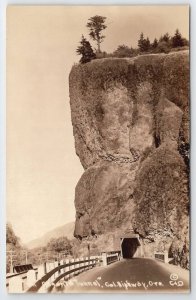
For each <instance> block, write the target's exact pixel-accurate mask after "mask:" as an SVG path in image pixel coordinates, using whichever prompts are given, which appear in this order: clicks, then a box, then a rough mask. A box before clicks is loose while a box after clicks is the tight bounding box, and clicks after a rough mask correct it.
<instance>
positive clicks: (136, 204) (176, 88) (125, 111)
mask: <svg viewBox="0 0 196 300" xmlns="http://www.w3.org/2000/svg"><path fill="white" fill-rule="evenodd" d="M69 83H70V105H71V115H72V124H73V133H74V137H75V148H76V153H77V155H78V156H79V158H80V161H81V164H82V165H83V167H84V169H85V171H84V174H83V175H82V177H81V179H80V180H79V182H78V184H77V186H76V191H75V207H76V222H75V236H76V237H78V238H85V237H88V236H99V235H103V234H105V235H107V234H108V233H111V232H119V233H120V232H124V231H126V230H128V229H132V230H134V231H135V232H137V233H139V234H140V236H141V237H142V238H143V240H144V245H146V246H145V248H146V252H148V249H151V250H152V248H153V249H154V250H156V249H158V248H159V250H160V248H161V247H162V248H165V247H166V248H167V249H170V251H173V253H174V252H176V251H177V252H179V251H181V252H182V251H184V252H187V245H188V224H189V221H188V220H189V218H188V216H189V189H188V176H189V175H188V174H189V166H188V149H189V53H188V51H180V52H173V53H170V54H156V55H155V54H152V55H142V56H137V57H135V58H127V59H126V58H121V59H118V58H108V59H99V60H94V61H92V62H90V63H87V64H84V65H75V66H73V68H72V70H71V73H70V78H69ZM149 247H150V248H149ZM185 248H186V251H185V250H183V249H185ZM151 250H150V251H151ZM186 257H187V255H186ZM186 259H187V258H186Z"/></svg>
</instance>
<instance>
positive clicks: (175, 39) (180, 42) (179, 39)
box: [172, 29, 185, 48]
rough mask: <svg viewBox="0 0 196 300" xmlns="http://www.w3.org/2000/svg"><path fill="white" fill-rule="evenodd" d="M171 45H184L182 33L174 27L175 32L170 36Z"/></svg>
mask: <svg viewBox="0 0 196 300" xmlns="http://www.w3.org/2000/svg"><path fill="white" fill-rule="evenodd" d="M172 46H173V47H174V48H175V47H183V46H185V44H184V39H183V38H182V35H181V33H180V32H179V30H178V29H176V32H175V34H174V36H173V37H172Z"/></svg>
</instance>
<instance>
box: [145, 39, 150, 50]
mask: <svg viewBox="0 0 196 300" xmlns="http://www.w3.org/2000/svg"><path fill="white" fill-rule="evenodd" d="M149 49H150V40H149V38H148V37H147V39H146V40H145V51H148V50H149Z"/></svg>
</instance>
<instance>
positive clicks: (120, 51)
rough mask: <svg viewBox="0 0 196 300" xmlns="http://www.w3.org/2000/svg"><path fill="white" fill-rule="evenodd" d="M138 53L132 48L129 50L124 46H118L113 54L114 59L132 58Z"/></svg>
mask: <svg viewBox="0 0 196 300" xmlns="http://www.w3.org/2000/svg"><path fill="white" fill-rule="evenodd" d="M137 53H138V51H137V50H136V49H133V48H129V47H128V46H126V45H119V46H118V48H117V49H116V50H115V51H114V52H113V56H114V57H119V58H120V57H133V56H136V55H137Z"/></svg>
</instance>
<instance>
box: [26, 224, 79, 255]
mask: <svg viewBox="0 0 196 300" xmlns="http://www.w3.org/2000/svg"><path fill="white" fill-rule="evenodd" d="M74 226H75V222H70V223H67V224H65V225H63V226H60V227H57V228H55V229H53V230H51V231H49V232H47V233H45V234H44V235H43V236H41V237H40V238H37V239H35V240H32V241H30V242H28V243H27V244H26V247H27V248H29V249H33V248H36V247H43V246H46V244H47V243H48V242H49V241H50V239H52V238H58V237H61V236H66V237H67V238H68V239H73V237H74V236H73V233H74Z"/></svg>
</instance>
